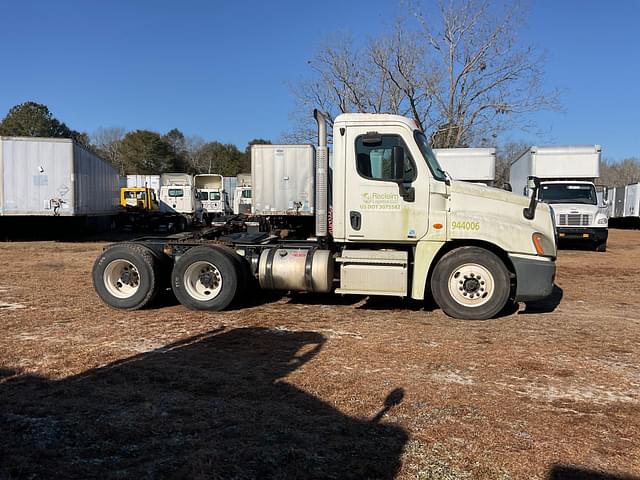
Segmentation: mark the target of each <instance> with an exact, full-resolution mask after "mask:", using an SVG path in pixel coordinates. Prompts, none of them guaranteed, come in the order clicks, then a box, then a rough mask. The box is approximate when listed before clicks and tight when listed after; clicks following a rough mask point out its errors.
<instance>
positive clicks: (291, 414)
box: [0, 328, 407, 479]
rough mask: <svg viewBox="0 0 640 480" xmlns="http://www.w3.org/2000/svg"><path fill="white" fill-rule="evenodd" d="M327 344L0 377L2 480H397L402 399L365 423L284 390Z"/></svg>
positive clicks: (214, 341)
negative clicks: (389, 419)
mask: <svg viewBox="0 0 640 480" xmlns="http://www.w3.org/2000/svg"><path fill="white" fill-rule="evenodd" d="M324 342H325V338H324V337H323V336H322V335H320V334H318V333H315V332H281V331H272V330H269V329H264V328H245V329H233V330H229V331H224V330H223V329H220V330H217V331H214V332H210V333H207V334H203V335H200V336H197V337H192V338H188V339H185V340H183V341H180V342H177V343H174V344H171V345H167V346H165V347H163V348H160V349H157V350H154V351H152V352H148V353H144V354H141V355H138V356H134V357H131V358H128V359H125V360H122V361H118V362H115V363H113V364H110V365H107V366H105V367H101V368H96V369H93V370H89V371H87V372H85V373H83V374H81V375H77V376H74V377H69V378H65V379H62V380H48V379H46V378H42V377H37V376H32V375H20V374H16V372H10V371H8V370H7V369H4V370H3V371H2V383H0V431H1V432H2V435H0V478H52V477H55V478H69V479H75V478H77V479H80V478H82V479H85V478H216V479H218V478H234V479H254V478H255V479H258V478H260V479H269V478H300V479H320V478H322V479H326V478H372V479H373V478H379V479H391V478H393V477H394V476H395V475H396V473H397V472H398V469H399V466H400V456H401V454H402V450H403V447H404V445H405V443H406V441H407V433H406V432H405V431H404V430H403V429H402V428H399V427H397V426H394V425H390V424H384V423H380V420H381V419H382V417H383V416H384V414H385V413H386V411H388V410H389V409H391V408H393V406H394V405H396V404H397V403H399V402H401V401H402V397H403V391H402V389H396V390H394V391H393V392H391V394H389V396H388V397H387V401H385V402H384V405H382V404H381V405H380V407H379V408H378V409H377V410H376V409H374V410H375V411H372V412H370V415H369V418H370V420H367V419H358V418H353V417H349V416H347V415H344V414H343V413H341V412H340V411H339V410H337V409H336V408H334V407H333V406H332V405H330V404H329V403H327V402H325V401H323V400H321V399H319V398H317V397H316V396H314V395H312V394H310V393H308V392H305V391H304V390H302V389H300V388H298V387H296V386H294V385H293V384H291V383H287V381H286V377H287V375H289V374H290V373H292V372H294V371H295V370H297V369H299V368H302V367H304V365H305V364H306V363H307V362H309V361H311V360H312V359H313V358H314V357H315V356H316V355H317V354H318V353H319V352H320V350H321V349H322V347H323V344H324ZM344 394H345V395H346V396H349V395H351V392H349V391H346V390H345V392H344Z"/></svg>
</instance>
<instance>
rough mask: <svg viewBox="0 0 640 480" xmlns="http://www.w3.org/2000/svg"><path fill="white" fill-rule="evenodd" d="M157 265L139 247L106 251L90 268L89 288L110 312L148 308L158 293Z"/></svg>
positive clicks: (156, 262)
mask: <svg viewBox="0 0 640 480" xmlns="http://www.w3.org/2000/svg"><path fill="white" fill-rule="evenodd" d="M159 270H160V267H159V262H158V259H157V258H156V257H155V256H154V255H153V253H152V252H151V251H150V250H149V249H148V248H146V247H145V246H143V245H136V244H132V243H130V244H123V245H115V246H113V247H110V248H108V249H107V250H105V251H104V252H102V254H101V255H100V256H99V257H98V259H97V260H96V262H95V263H94V265H93V273H92V276H93V286H94V288H95V290H96V292H97V293H98V296H99V297H100V299H101V300H102V301H103V302H104V303H106V304H107V305H108V306H110V307H112V308H117V309H120V310H137V309H140V308H143V307H145V306H146V305H148V304H149V303H150V302H151V301H152V300H153V299H154V298H155V297H156V295H157V294H158V291H159V290H160V283H159V277H160V274H159Z"/></svg>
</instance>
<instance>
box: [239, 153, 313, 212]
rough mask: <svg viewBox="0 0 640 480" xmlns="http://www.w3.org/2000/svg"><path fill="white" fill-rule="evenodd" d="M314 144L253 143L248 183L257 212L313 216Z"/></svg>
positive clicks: (254, 208)
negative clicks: (249, 181) (249, 180)
mask: <svg viewBox="0 0 640 480" xmlns="http://www.w3.org/2000/svg"><path fill="white" fill-rule="evenodd" d="M314 171H315V148H314V147H313V145H252V146H251V186H252V189H253V192H252V194H253V211H254V213H255V214H256V215H313V214H314V197H315V182H314Z"/></svg>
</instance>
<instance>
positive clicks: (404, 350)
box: [0, 230, 640, 479]
mask: <svg viewBox="0 0 640 480" xmlns="http://www.w3.org/2000/svg"><path fill="white" fill-rule="evenodd" d="M103 245H104V244H103V243H97V242H96V243H61V242H17V243H2V244H0V264H1V265H2V275H1V276H0V479H13V478H30V479H39V478H196V479H197V478H216V479H218V478H220V479H226V478H230V479H231V478H237V479H244V478H300V479H308V478H335V479H341V478H401V479H413V478H416V479H458V478H460V479H466V478H479V479H508V478H522V479H524V478H526V479H529V478H540V479H543V478H544V479H546V478H548V479H561V478H562V479H568V478H593V479H596V478H598V479H604V478H625V479H626V478H635V476H640V288H639V287H640V231H638V230H629V231H625V230H611V232H610V245H609V250H608V251H607V252H606V253H595V252H591V251H575V250H562V251H561V252H560V257H559V260H558V276H557V289H556V291H555V293H554V296H553V298H551V299H550V301H547V302H544V303H539V304H537V305H527V306H526V307H525V305H523V304H521V306H520V311H518V312H514V313H512V314H510V315H507V316H503V317H501V318H498V319H494V320H490V321H458V320H453V319H451V318H448V317H447V316H445V315H444V314H443V313H442V312H441V311H439V310H425V309H423V308H422V305H418V304H415V303H411V302H402V301H399V300H393V299H367V298H360V297H354V298H348V297H344V298H341V297H334V296H316V295H302V294H299V295H289V296H277V295H262V296H261V295H259V294H257V295H255V296H253V297H252V298H248V299H247V300H246V302H245V303H246V304H245V305H244V306H242V308H240V307H238V308H236V309H233V310H231V311H227V312H223V313H200V312H192V311H189V310H186V309H185V308H183V307H182V306H180V305H177V304H175V300H172V299H171V296H170V295H167V296H166V299H165V301H164V303H165V305H163V306H161V307H157V308H154V309H149V310H144V311H138V312H132V313H126V312H119V311H114V310H111V309H109V308H107V307H105V306H104V305H103V304H102V303H101V302H100V300H99V299H98V298H97V296H96V295H95V293H94V291H93V287H92V285H91V281H90V272H91V267H92V264H93V261H94V259H95V257H96V256H97V255H98V252H99V251H100V249H101V247H102V246H103Z"/></svg>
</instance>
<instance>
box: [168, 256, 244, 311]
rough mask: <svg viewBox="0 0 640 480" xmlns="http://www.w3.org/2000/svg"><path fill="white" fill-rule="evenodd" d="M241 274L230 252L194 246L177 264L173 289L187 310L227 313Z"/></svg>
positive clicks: (173, 273) (173, 276)
mask: <svg viewBox="0 0 640 480" xmlns="http://www.w3.org/2000/svg"><path fill="white" fill-rule="evenodd" d="M234 253H235V252H234ZM240 274H241V272H240V270H239V263H236V261H235V260H234V259H233V257H232V255H231V254H230V253H229V252H227V251H225V250H223V249H220V248H216V247H214V246H200V247H194V248H192V249H190V250H189V251H187V253H185V254H184V255H182V256H181V257H180V258H179V259H178V261H177V262H176V264H175V265H174V267H173V272H172V273H171V288H172V289H173V293H174V294H175V296H176V298H177V299H178V300H179V301H180V303H181V304H182V305H184V306H185V307H187V308H190V309H192V310H215V311H217V310H224V309H225V308H226V307H228V306H229V304H230V303H231V302H232V301H233V300H234V298H235V296H236V294H237V293H238V289H239V287H240V282H241V277H240Z"/></svg>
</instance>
